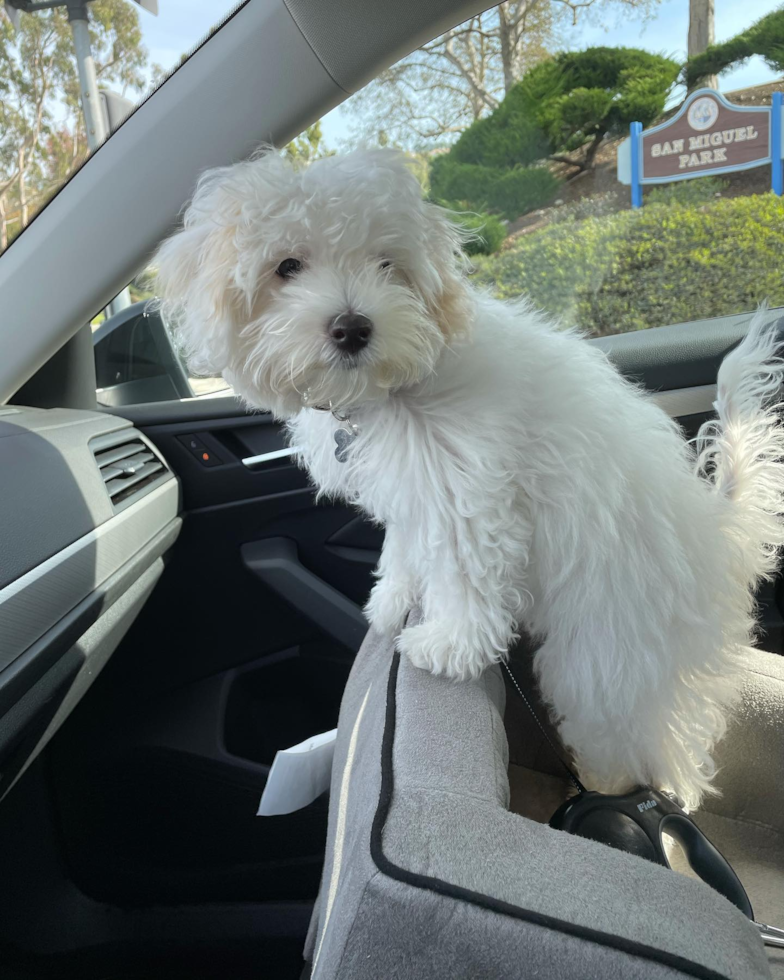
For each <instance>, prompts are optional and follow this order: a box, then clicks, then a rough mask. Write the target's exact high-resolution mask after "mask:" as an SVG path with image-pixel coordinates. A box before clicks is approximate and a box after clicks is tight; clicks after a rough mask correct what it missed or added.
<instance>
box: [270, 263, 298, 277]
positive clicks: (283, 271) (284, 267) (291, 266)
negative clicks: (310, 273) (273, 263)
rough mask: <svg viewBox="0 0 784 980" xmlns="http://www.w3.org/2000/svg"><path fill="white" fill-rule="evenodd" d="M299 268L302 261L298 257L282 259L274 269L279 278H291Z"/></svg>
mask: <svg viewBox="0 0 784 980" xmlns="http://www.w3.org/2000/svg"><path fill="white" fill-rule="evenodd" d="M301 268H302V263H301V262H300V260H299V259H284V260H283V261H282V262H281V263H280V265H279V266H278V268H277V269H276V270H275V271H276V272H277V274H278V275H279V276H280V278H281V279H291V277H292V276H296V274H297V273H298V272H299V271H300V269H301Z"/></svg>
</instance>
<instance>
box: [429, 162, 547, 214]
mask: <svg viewBox="0 0 784 980" xmlns="http://www.w3.org/2000/svg"><path fill="white" fill-rule="evenodd" d="M558 186H559V181H558V179H557V178H556V177H554V176H553V175H552V174H551V173H550V171H549V170H547V169H546V168H545V167H519V168H517V169H515V170H504V169H502V168H499V167H483V166H479V165H478V164H471V163H457V162H455V161H454V160H451V159H450V158H449V155H448V154H445V155H444V156H440V157H438V158H437V159H435V160H434V161H433V163H432V165H431V167H430V192H431V194H432V195H433V197H435V198H437V199H440V200H446V201H466V202H467V203H468V206H469V207H471V208H473V209H474V210H476V211H486V210H490V211H496V212H498V213H499V214H501V215H503V216H504V217H505V218H508V219H509V220H513V219H514V218H517V217H519V215H521V214H525V212H526V211H531V210H533V209H534V208H539V207H542V205H544V204H546V203H547V202H548V201H549V200H550V199H551V198H552V197H553V196H554V195H555V193H556V191H557V189H558Z"/></svg>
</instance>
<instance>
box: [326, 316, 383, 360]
mask: <svg viewBox="0 0 784 980" xmlns="http://www.w3.org/2000/svg"><path fill="white" fill-rule="evenodd" d="M372 333H373V324H372V322H371V321H370V320H369V319H368V318H367V317H366V316H364V314H362V313H341V314H340V316H336V317H335V319H334V320H333V321H332V323H330V325H329V335H330V337H331V338H332V342H333V343H334V345H335V346H336V347H337V349H338V350H339V351H341V352H342V353H344V354H358V353H359V352H360V351H361V350H362V349H363V348H364V347H367V345H368V344H369V343H370V335H371V334H372Z"/></svg>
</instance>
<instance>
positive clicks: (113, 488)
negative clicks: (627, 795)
mask: <svg viewBox="0 0 784 980" xmlns="http://www.w3.org/2000/svg"><path fill="white" fill-rule="evenodd" d="M162 469H163V463H159V462H158V460H156V461H155V462H154V463H145V465H144V466H142V467H141V468H140V469H138V470H137V471H136V472H135V473H134V475H133V476H126V477H124V478H123V479H116V480H109V482H108V483H107V484H106V489H107V490H108V491H109V496H110V497H111V498H112V500H114V498H115V497H117V496H119V494H121V493H123V492H124V491H125V490H129V489H130V488H131V487H135V486H136V484H137V483H141V482H142V481H143V480H146V479H148V478H149V477H151V476H152V475H153V474H154V473H160V472H161V470H162Z"/></svg>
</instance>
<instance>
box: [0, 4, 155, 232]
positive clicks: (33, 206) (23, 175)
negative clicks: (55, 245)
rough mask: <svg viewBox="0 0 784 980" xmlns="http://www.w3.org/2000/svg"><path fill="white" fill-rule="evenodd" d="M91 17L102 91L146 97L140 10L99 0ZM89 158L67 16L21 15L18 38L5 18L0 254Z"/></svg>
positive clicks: (0, 62) (0, 63)
mask: <svg viewBox="0 0 784 980" xmlns="http://www.w3.org/2000/svg"><path fill="white" fill-rule="evenodd" d="M89 10H90V38H91V42H92V48H93V56H94V59H95V66H96V73H97V75H98V81H99V84H103V85H107V86H108V85H111V86H112V87H115V88H118V89H119V90H120V91H121V92H122V93H123V94H127V93H128V91H129V90H130V91H136V92H138V91H141V90H142V88H143V87H144V74H143V69H144V67H145V65H146V63H147V51H146V49H145V48H144V47H143V45H142V43H141V40H142V39H141V30H140V28H139V15H138V13H137V11H136V9H135V8H134V6H133V5H132V4H129V3H127V2H126V0H95V2H94V3H91V4H90V7H89ZM63 115H64V116H65V120H64V121H63ZM86 155H87V143H86V134H85V131H84V123H83V119H82V112H81V106H80V102H79V82H78V75H77V70H76V59H75V55H74V49H73V37H72V34H71V29H70V26H69V24H68V17H67V14H66V13H65V11H64V10H62V9H54V10H44V11H39V12H38V13H34V14H27V13H21V14H20V18H19V29H18V30H17V31H14V29H13V28H12V26H11V24H10V22H9V21H8V20H7V19H6V18H2V17H0V249H2V248H5V247H6V246H7V244H8V242H9V241H10V239H11V238H12V237H13V236H14V235H15V234H18V232H19V231H21V229H22V228H24V227H25V225H27V223H28V222H29V221H30V219H31V218H32V216H33V215H34V213H35V212H36V211H37V210H38V209H39V208H40V207H41V206H42V205H43V204H44V203H45V202H46V201H47V200H48V198H49V197H50V196H51V194H52V193H54V191H55V190H56V189H57V188H58V187H59V186H60V185H61V184H62V182H63V181H64V180H65V179H66V178H67V177H68V176H69V175H70V174H71V173H72V172H73V170H75V169H77V168H78V167H79V166H80V165H81V164H82V162H83V161H84V159H85V157H86Z"/></svg>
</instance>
